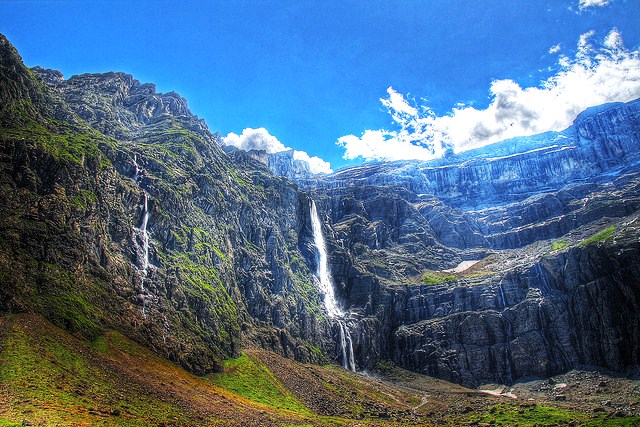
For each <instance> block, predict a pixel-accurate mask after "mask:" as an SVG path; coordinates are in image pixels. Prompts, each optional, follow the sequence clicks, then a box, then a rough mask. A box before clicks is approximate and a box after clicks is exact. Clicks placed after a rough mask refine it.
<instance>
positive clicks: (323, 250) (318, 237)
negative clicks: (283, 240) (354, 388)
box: [311, 200, 356, 372]
mask: <svg viewBox="0 0 640 427" xmlns="http://www.w3.org/2000/svg"><path fill="white" fill-rule="evenodd" d="M311 228H312V231H313V243H314V244H315V247H316V250H317V251H318V267H317V271H316V276H317V277H318V282H319V284H320V292H322V294H323V295H324V306H325V308H326V309H327V315H328V316H329V318H330V319H332V320H333V321H334V322H335V324H336V325H337V327H338V345H339V346H340V356H341V363H342V367H343V368H344V369H349V370H351V371H354V372H355V371H356V362H355V356H354V354H353V340H352V339H351V331H350V330H349V325H348V324H347V317H348V313H347V314H345V312H344V311H343V310H342V309H341V308H340V305H339V304H338V300H337V298H336V293H335V289H334V286H333V279H332V278H331V271H330V270H329V257H328V256H327V245H326V242H325V240H324V235H323V234H322V223H321V222H320V217H319V216H318V210H317V208H316V204H315V202H314V201H313V200H312V201H311Z"/></svg>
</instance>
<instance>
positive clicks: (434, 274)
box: [420, 271, 458, 285]
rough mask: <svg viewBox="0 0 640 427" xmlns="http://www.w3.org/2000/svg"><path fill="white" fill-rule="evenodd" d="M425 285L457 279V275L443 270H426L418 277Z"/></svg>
mask: <svg viewBox="0 0 640 427" xmlns="http://www.w3.org/2000/svg"><path fill="white" fill-rule="evenodd" d="M420 279H421V281H422V283H423V284H425V285H435V284H437V283H444V282H451V281H455V280H458V276H456V275H455V274H451V273H446V272H444V271H427V272H426V273H424V274H423V275H422V276H421V277H420Z"/></svg>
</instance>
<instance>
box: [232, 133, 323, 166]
mask: <svg viewBox="0 0 640 427" xmlns="http://www.w3.org/2000/svg"><path fill="white" fill-rule="evenodd" d="M222 142H223V144H224V145H233V146H234V147H238V148H240V149H242V150H245V151H249V150H264V151H266V152H267V153H269V154H273V153H279V152H281V151H287V150H291V148H289V147H286V146H285V145H284V144H283V143H282V142H280V141H279V140H278V138H276V137H275V136H273V135H271V134H270V133H269V131H268V130H266V129H265V128H258V129H252V128H246V129H244V130H243V131H242V134H241V135H238V134H236V133H233V132H230V133H229V134H228V135H227V136H225V137H224V138H223V139H222ZM293 158H294V159H296V160H301V161H304V162H307V163H308V164H309V170H310V171H311V173H314V174H317V173H331V172H333V171H332V170H331V164H330V163H329V162H325V161H324V160H322V159H321V158H320V157H316V156H313V157H312V156H309V155H308V154H307V153H306V152H304V151H298V150H294V152H293Z"/></svg>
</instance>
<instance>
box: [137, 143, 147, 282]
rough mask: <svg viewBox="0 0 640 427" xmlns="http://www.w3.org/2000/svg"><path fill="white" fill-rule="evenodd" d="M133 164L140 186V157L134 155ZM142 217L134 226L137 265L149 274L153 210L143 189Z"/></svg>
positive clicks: (144, 273)
mask: <svg viewBox="0 0 640 427" xmlns="http://www.w3.org/2000/svg"><path fill="white" fill-rule="evenodd" d="M133 166H134V168H135V174H134V176H133V180H134V181H135V183H136V184H138V186H140V184H139V181H140V171H141V168H140V165H139V164H138V157H137V156H136V155H134V156H133ZM142 197H143V203H142V219H141V221H140V226H139V227H134V228H133V244H134V246H135V249H136V265H137V266H138V268H139V270H140V272H141V273H142V275H143V276H146V275H147V269H148V268H149V232H148V231H147V225H148V224H149V218H150V217H151V212H149V194H148V193H147V192H146V191H145V190H144V189H142Z"/></svg>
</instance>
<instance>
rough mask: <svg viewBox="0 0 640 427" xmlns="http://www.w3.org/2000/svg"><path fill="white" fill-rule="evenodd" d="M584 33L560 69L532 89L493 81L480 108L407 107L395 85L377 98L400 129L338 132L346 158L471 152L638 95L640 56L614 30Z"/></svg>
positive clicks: (426, 156)
mask: <svg viewBox="0 0 640 427" xmlns="http://www.w3.org/2000/svg"><path fill="white" fill-rule="evenodd" d="M594 34H595V33H594V32H592V31H591V32H588V33H585V34H582V35H581V36H580V39H579V41H578V49H577V53H576V55H575V57H574V58H569V57H567V56H565V55H560V56H559V59H558V64H559V70H558V72H557V73H556V74H555V75H553V76H551V77H549V78H548V79H547V80H545V81H543V82H541V84H540V85H539V86H536V87H525V88H523V87H521V86H520V85H519V84H518V83H516V82H515V81H513V80H510V79H505V80H494V81H493V82H492V83H491V86H490V88H489V92H490V95H491V103H490V104H489V106H488V107H487V108H485V109H476V108H474V107H472V106H464V105H459V106H457V107H456V108H453V109H452V110H451V112H450V113H449V114H447V115H444V116H437V115H436V114H435V113H434V112H433V111H432V110H431V109H429V107H428V106H424V107H422V108H421V109H419V108H416V107H414V106H412V105H411V104H409V102H408V101H407V100H406V99H405V98H404V96H402V95H401V94H400V93H398V92H396V91H395V90H394V89H393V88H389V89H387V97H386V98H384V99H381V100H380V101H381V102H382V105H383V106H384V107H385V108H386V109H387V110H388V112H389V114H390V115H391V117H392V119H393V121H394V122H395V124H396V125H397V126H398V128H399V129H396V130H367V131H365V132H364V133H363V134H362V136H360V137H358V136H355V135H348V136H343V137H342V138H340V139H339V140H338V142H337V144H338V145H339V146H342V147H343V148H344V150H345V153H344V158H345V159H356V158H359V157H361V158H363V159H365V160H374V159H375V160H403V159H421V160H425V159H431V158H435V157H439V156H441V155H443V154H444V153H445V152H446V151H447V150H449V149H453V150H454V151H455V152H461V151H465V150H470V149H472V148H477V147H481V146H484V145H488V144H491V143H494V142H498V141H502V140H504V139H507V138H512V137H516V136H528V135H534V134H537V133H541V132H546V131H550V130H555V131H559V130H562V129H564V128H566V127H567V126H569V125H571V123H572V121H573V119H574V118H575V117H576V115H577V114H578V113H580V112H581V111H583V110H585V109H586V108H588V107H591V106H594V105H600V104H604V103H607V102H615V101H620V102H627V101H631V100H633V99H635V98H638V97H640V54H639V52H638V51H629V50H626V49H625V48H624V43H623V40H622V35H621V34H620V32H619V31H618V30H617V29H615V28H614V29H613V30H611V32H610V33H609V34H608V35H607V36H606V37H605V38H604V40H603V42H602V45H601V46H600V47H595V46H594V45H593V44H592V42H591V40H592V38H593V36H594Z"/></svg>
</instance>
